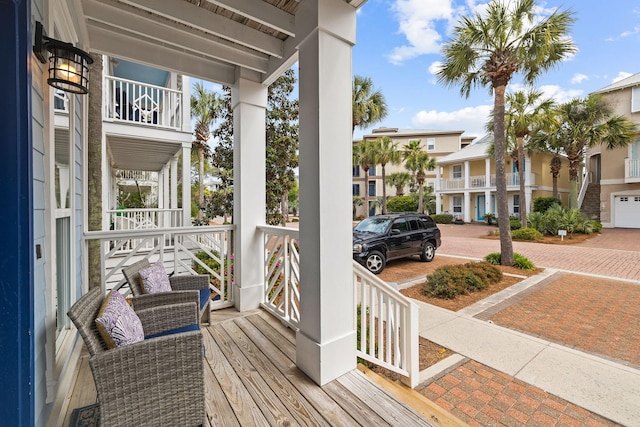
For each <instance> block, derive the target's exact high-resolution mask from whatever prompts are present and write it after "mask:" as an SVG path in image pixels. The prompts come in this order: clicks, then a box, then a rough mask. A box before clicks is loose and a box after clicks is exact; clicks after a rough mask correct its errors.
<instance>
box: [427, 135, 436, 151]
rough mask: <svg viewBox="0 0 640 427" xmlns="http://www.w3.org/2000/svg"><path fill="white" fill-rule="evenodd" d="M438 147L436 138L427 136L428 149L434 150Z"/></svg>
mask: <svg viewBox="0 0 640 427" xmlns="http://www.w3.org/2000/svg"><path fill="white" fill-rule="evenodd" d="M435 149H436V139H435V138H427V151H434V150H435Z"/></svg>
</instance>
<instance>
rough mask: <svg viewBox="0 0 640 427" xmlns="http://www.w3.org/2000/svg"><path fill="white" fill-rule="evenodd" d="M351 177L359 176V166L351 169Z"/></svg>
mask: <svg viewBox="0 0 640 427" xmlns="http://www.w3.org/2000/svg"><path fill="white" fill-rule="evenodd" d="M351 176H360V165H356V166H354V167H353V168H352V169H351Z"/></svg>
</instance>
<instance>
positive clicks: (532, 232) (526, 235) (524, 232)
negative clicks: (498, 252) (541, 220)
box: [511, 228, 544, 240]
mask: <svg viewBox="0 0 640 427" xmlns="http://www.w3.org/2000/svg"><path fill="white" fill-rule="evenodd" d="M511 237H512V238H513V239H516V240H542V239H543V238H544V236H543V235H542V233H541V232H539V231H538V230H536V229H535V228H520V229H518V230H513V231H512V232H511Z"/></svg>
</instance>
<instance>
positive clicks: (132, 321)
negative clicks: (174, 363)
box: [96, 291, 144, 349]
mask: <svg viewBox="0 0 640 427" xmlns="http://www.w3.org/2000/svg"><path fill="white" fill-rule="evenodd" d="M96 327H97V328H98V331H99V332H100V336H102V339H103V340H104V342H105V344H106V346H107V348H108V349H112V348H116V347H121V346H123V345H127V344H133V343H136V342H139V341H142V340H144V331H143V330H142V322H141V321H140V318H139V317H138V315H137V314H136V313H135V311H133V308H131V306H130V305H129V303H127V301H126V300H125V299H124V297H123V296H122V295H121V294H120V293H119V292H114V291H110V292H109V294H108V295H107V297H106V298H105V299H104V302H103V303H102V306H101V307H100V311H98V317H97V318H96Z"/></svg>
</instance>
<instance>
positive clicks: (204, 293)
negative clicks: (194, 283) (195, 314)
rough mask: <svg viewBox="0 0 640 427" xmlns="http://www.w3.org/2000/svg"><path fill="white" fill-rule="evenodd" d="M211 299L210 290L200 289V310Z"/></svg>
mask: <svg viewBox="0 0 640 427" xmlns="http://www.w3.org/2000/svg"><path fill="white" fill-rule="evenodd" d="M210 298H211V289H209V288H207V289H200V310H202V309H203V308H204V306H205V305H207V301H209V299H210Z"/></svg>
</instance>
